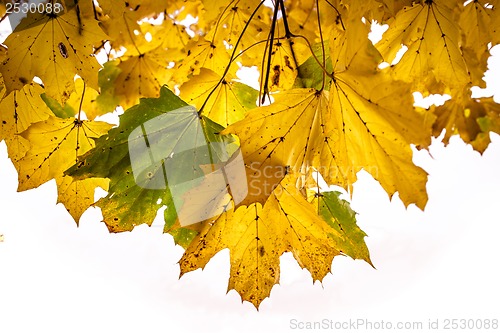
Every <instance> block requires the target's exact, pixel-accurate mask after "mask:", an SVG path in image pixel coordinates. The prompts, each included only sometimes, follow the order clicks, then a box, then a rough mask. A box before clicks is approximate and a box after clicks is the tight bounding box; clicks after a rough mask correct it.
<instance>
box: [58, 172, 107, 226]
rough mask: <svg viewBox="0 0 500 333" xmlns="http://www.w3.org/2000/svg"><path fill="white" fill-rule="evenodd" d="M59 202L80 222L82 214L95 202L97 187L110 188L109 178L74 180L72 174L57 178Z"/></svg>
mask: <svg viewBox="0 0 500 333" xmlns="http://www.w3.org/2000/svg"><path fill="white" fill-rule="evenodd" d="M56 183H57V192H58V197H57V202H58V203H62V204H63V205H64V206H65V207H66V210H67V211H68V213H70V214H71V216H72V217H73V219H74V220H75V221H76V223H77V224H78V221H79V220H80V217H81V216H82V214H83V213H84V212H85V211H86V210H87V208H89V207H90V206H91V205H92V204H93V203H94V192H95V189H96V188H97V187H100V188H102V189H103V190H105V191H107V190H108V185H109V179H104V178H88V179H83V180H74V179H73V178H72V177H70V176H63V177H60V178H57V179H56Z"/></svg>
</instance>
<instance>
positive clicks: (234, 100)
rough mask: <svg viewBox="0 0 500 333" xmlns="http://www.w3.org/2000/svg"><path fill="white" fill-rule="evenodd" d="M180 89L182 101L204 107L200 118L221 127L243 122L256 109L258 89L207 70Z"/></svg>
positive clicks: (201, 71)
mask: <svg viewBox="0 0 500 333" xmlns="http://www.w3.org/2000/svg"><path fill="white" fill-rule="evenodd" d="M180 90H181V94H180V97H181V98H182V99H184V100H185V101H186V102H187V103H189V104H191V105H194V106H195V107H196V108H198V109H201V108H202V107H203V110H202V113H203V115H205V116H207V117H208V118H210V119H211V120H213V121H215V122H216V123H218V124H221V125H223V126H227V125H230V124H232V123H234V122H236V121H238V120H241V119H243V116H244V115H245V113H246V111H247V110H250V109H253V108H255V107H256V106H257V98H258V91H257V90H255V89H253V88H252V87H249V86H247V85H246V84H244V83H241V82H238V81H234V80H230V79H229V77H227V78H224V79H222V77H221V76H219V75H217V74H216V73H215V72H213V71H211V70H209V69H206V68H202V69H201V70H200V74H199V75H196V76H193V77H192V78H191V80H189V81H188V82H186V83H185V84H183V85H182V87H181V88H180Z"/></svg>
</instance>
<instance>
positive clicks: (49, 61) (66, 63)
mask: <svg viewBox="0 0 500 333" xmlns="http://www.w3.org/2000/svg"><path fill="white" fill-rule="evenodd" d="M92 13H93V10H92V3H91V1H89V0H85V1H80V2H78V4H77V5H76V6H75V7H74V8H73V9H71V10H68V11H67V12H65V13H63V14H60V15H55V14H54V15H53V14H44V13H34V14H33V13H29V15H28V18H26V19H24V20H23V21H22V22H21V23H20V24H19V25H18V26H17V27H16V30H15V31H14V32H13V33H12V34H10V35H9V36H8V37H7V39H6V40H5V45H7V47H8V51H7V57H6V59H4V61H3V62H2V63H1V64H0V72H1V73H2V75H3V77H4V80H5V86H6V88H7V92H11V91H13V90H19V89H21V88H22V87H23V86H24V85H26V84H28V83H29V82H31V80H32V79H33V78H34V77H35V76H36V77H39V78H40V79H41V80H42V81H43V83H44V85H45V87H46V92H47V94H48V95H49V96H51V97H53V98H55V99H57V100H58V101H60V102H64V101H65V100H67V99H68V98H69V96H70V94H71V92H73V91H74V89H75V88H74V77H75V75H76V74H78V75H79V76H81V77H82V78H83V79H84V80H85V82H86V83H87V84H88V85H89V86H90V87H92V88H94V89H96V90H97V89H98V83H97V71H98V70H99V68H100V65H99V63H98V62H97V60H96V59H95V57H94V55H93V46H94V45H97V44H99V43H100V41H102V40H104V39H107V36H106V35H105V34H104V33H103V32H102V30H101V28H99V26H98V24H97V21H96V20H95V19H94V17H93V14H92Z"/></svg>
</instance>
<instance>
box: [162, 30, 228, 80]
mask: <svg viewBox="0 0 500 333" xmlns="http://www.w3.org/2000/svg"><path fill="white" fill-rule="evenodd" d="M186 49H187V50H188V51H187V55H186V57H185V58H184V59H183V60H182V62H180V63H179V64H177V65H176V66H175V71H174V74H173V78H172V80H173V81H174V82H175V83H178V84H181V83H184V82H186V81H187V80H188V78H189V77H191V76H192V75H198V74H200V70H201V68H202V67H204V68H208V69H210V70H212V71H214V72H215V73H217V74H219V75H221V76H222V75H224V74H227V73H228V74H229V75H233V76H235V74H236V71H235V69H234V68H233V67H234V66H231V64H230V61H229V60H230V55H229V53H228V51H227V50H226V47H224V46H221V45H216V44H215V43H213V42H211V41H209V40H206V39H205V38H203V37H197V38H195V39H192V40H191V41H190V42H189V43H188V44H187V45H186ZM228 66H230V68H229V70H227V71H226V67H228Z"/></svg>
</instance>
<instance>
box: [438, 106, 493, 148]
mask: <svg viewBox="0 0 500 333" xmlns="http://www.w3.org/2000/svg"><path fill="white" fill-rule="evenodd" d="M430 112H432V113H433V114H435V115H436V117H437V119H436V121H435V122H434V127H433V132H434V135H436V136H439V135H440V134H441V132H442V131H443V129H444V130H445V134H444V137H443V142H444V143H446V144H447V143H448V142H449V140H450V138H451V136H452V135H456V134H458V135H460V138H461V139H462V140H463V141H464V142H466V143H471V144H472V145H473V146H474V148H475V149H476V150H477V151H479V152H481V153H483V152H484V151H485V150H486V148H487V147H488V144H489V143H490V138H489V134H488V133H489V132H490V131H493V132H496V133H498V132H499V129H498V126H496V125H495V124H496V123H498V116H499V115H500V106H499V105H498V104H497V103H495V102H494V101H493V99H492V98H478V99H472V98H470V97H465V98H463V99H460V100H458V99H453V100H450V101H447V102H445V104H444V105H442V106H438V107H432V108H431V110H430Z"/></svg>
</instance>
